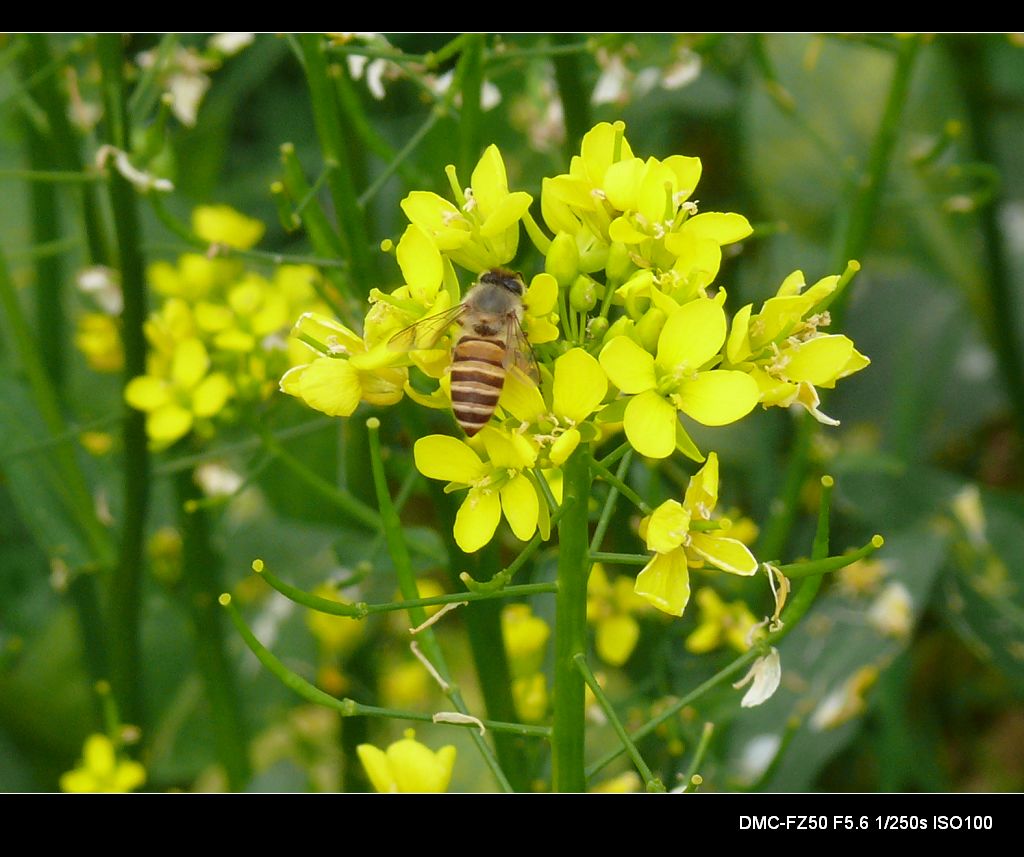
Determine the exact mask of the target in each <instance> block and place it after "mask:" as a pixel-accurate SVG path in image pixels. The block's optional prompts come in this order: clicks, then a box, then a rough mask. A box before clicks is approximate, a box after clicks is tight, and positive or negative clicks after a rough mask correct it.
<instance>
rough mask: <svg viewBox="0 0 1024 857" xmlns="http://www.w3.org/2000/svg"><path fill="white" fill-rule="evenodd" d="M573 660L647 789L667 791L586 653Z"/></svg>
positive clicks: (650, 790)
mask: <svg viewBox="0 0 1024 857" xmlns="http://www.w3.org/2000/svg"><path fill="white" fill-rule="evenodd" d="M573 661H574V662H575V664H576V668H577V669H578V670H579V671H580V675H582V676H583V680H584V681H585V682H586V683H587V684H588V685H589V686H590V690H591V693H593V694H594V697H595V698H596V699H597V701H598V704H599V705H600V706H601V708H603V709H604V713H605V714H606V715H607V716H608V722H609V723H611V724H612V728H613V729H614V730H615V734H616V735H618V736H619V740H620V741H621V742H622V746H623V749H625V751H626V752H627V753H628V754H629V758H631V759H632V760H633V764H634V765H636V769H637V771H639V772H640V776H641V777H643V780H644V785H645V786H646V787H647V791H649V792H663V791H665V785H664V783H662V781H661V780H660V779H658V778H657V777H656V776H654V774H653V773H651V769H650V768H649V767H648V766H647V763H646V762H645V761H644V758H643V756H641V755H640V751H639V750H638V749H637V747H636V744H634V743H633V742H632V740H631V739H630V737H629V735H628V733H627V732H626V727H625V726H623V725H622V721H621V720H619V716H618V715H617V714H616V713H615V706H614V705H612V703H611V700H610V699H608V697H607V696H606V695H605V692H604V689H603V688H602V687H601V685H600V683H599V682H598V680H597V678H596V676H595V675H594V673H593V672H592V671H591V669H590V667H589V666H588V665H587V658H586V655H584V654H583V653H582V652H580V653H579V654H577V655H576V656H575V657H574V658H573Z"/></svg>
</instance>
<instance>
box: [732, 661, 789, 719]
mask: <svg viewBox="0 0 1024 857" xmlns="http://www.w3.org/2000/svg"><path fill="white" fill-rule="evenodd" d="M781 680H782V660H781V659H780V658H779V650H778V649H776V648H775V647H774V646H773V647H772V650H771V651H770V652H769V653H768V654H767V655H763V656H761V657H760V658H758V659H757V660H756V661H754V665H753V666H752V667H751V668H750V671H749V672H748V673H747V674H746V675H745V676H744V677H743V678H742V679H740V680H739V681H738V682H736V683H735V684H734V685H733V687H735V688H736V689H739V688H741V687H743V686H744V685H747V684H750V682H753V684H751V685H750V690H748V691H747V692H746V693H745V694H744V695H743V700H742V701H741V702H740V705H741V706H743V707H744V708H753V707H754V706H755V705H760V704H761V703H762V702H765V701H766V700H768V699H771V698H772V696H773V695H774V694H775V691H776V690H778V689H779V682H780V681H781Z"/></svg>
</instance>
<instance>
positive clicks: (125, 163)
mask: <svg viewBox="0 0 1024 857" xmlns="http://www.w3.org/2000/svg"><path fill="white" fill-rule="evenodd" d="M111 158H113V159H114V167H115V168H116V169H117V171H118V172H119V173H120V174H121V175H122V176H124V178H125V179H127V180H128V181H129V182H131V183H132V184H133V185H134V186H135V188H136V189H137V190H140V191H142V192H143V193H146V192H148V191H150V190H159V191H163V192H164V193H167V192H169V191H172V190H174V185H173V184H172V183H171V182H170V181H168V180H167V179H161V178H157V177H156V176H153V175H150V174H149V173H147V172H143V171H142V170H139V169H136V168H135V167H134V166H132V163H131V161H129V160H128V154H127V153H126V152H123V151H121V150H120V149H118V148H116V147H115V146H110V145H103V146H100V147H99V149H97V150H96V166H97V167H99V168H100V169H103V168H104V167H105V166H106V165H107V161H109V160H110V159H111Z"/></svg>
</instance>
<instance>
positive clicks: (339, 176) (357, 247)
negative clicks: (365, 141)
mask: <svg viewBox="0 0 1024 857" xmlns="http://www.w3.org/2000/svg"><path fill="white" fill-rule="evenodd" d="M297 38H298V44H299V47H300V49H301V51H302V58H303V62H304V66H305V73H306V83H307V84H308V86H309V94H310V102H311V104H312V107H313V119H314V121H315V123H316V130H317V136H318V137H319V138H320V149H321V151H322V152H323V158H324V164H325V165H326V166H327V167H328V168H329V169H330V174H329V175H328V178H327V186H328V188H329V189H330V192H331V199H332V201H333V202H334V214H335V217H336V218H337V219H338V225H339V227H340V230H339V231H340V235H341V237H342V241H343V243H344V246H345V251H346V253H345V255H346V257H347V258H348V259H349V260H350V261H351V265H352V274H353V276H354V278H355V280H356V282H358V283H362V284H363V286H364V288H365V290H366V291H367V292H369V290H370V288H371V287H372V286H373V285H375V284H376V272H375V265H374V262H373V258H372V257H371V255H370V239H369V235H368V234H367V231H366V223H365V221H364V220H363V215H362V211H361V209H360V208H359V201H358V199H357V196H356V190H355V184H354V183H353V179H352V173H351V164H350V163H349V160H348V157H347V149H346V146H345V136H344V131H343V128H342V122H341V112H340V111H339V109H338V102H337V97H336V95H335V92H334V87H333V86H332V84H331V78H330V75H329V73H328V69H327V55H326V52H325V42H324V38H323V36H321V35H320V34H318V33H306V34H303V35H300V36H298V37H297Z"/></svg>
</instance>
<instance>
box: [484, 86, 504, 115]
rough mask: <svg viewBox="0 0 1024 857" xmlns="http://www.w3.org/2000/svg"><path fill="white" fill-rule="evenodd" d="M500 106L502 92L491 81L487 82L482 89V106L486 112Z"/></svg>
mask: <svg viewBox="0 0 1024 857" xmlns="http://www.w3.org/2000/svg"><path fill="white" fill-rule="evenodd" d="M499 104H501V90H500V89H498V87H497V86H495V85H494V84H493V83H491V82H490V81H489V80H485V81H484V85H483V87H481V89H480V106H481V107H482V108H483V109H484V110H491V109H493V108H495V107H497V106H498V105H499Z"/></svg>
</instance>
